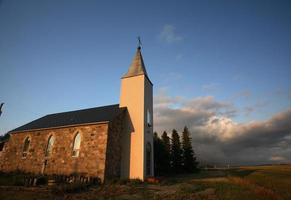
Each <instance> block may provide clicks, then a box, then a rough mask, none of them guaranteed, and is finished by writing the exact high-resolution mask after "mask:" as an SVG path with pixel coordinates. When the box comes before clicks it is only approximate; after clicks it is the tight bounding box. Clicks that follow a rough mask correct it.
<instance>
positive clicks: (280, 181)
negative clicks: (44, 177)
mask: <svg viewBox="0 0 291 200" xmlns="http://www.w3.org/2000/svg"><path fill="white" fill-rule="evenodd" d="M0 185H5V180H4V179H3V178H2V179H1V177H0ZM0 199H15V200H18V199H19V200H20V199H21V200H26V199H27V200H28V199H76V200H77V199H157V200H158V199H167V200H168V199H169V200H175V199H177V200H178V199H179V200H180V199H181V200H182V199H185V200H186V199H187V200H189V199H211V200H215V199H230V200H252V199H255V200H257V199H258V200H268V199H286V200H290V199H291V165H280V166H255V167H253V166H250V167H239V168H234V169H229V170H208V171H205V170H203V171H201V172H200V173H198V174H187V175H180V176H176V177H171V178H165V179H163V180H162V181H161V183H159V184H147V183H139V182H138V181H132V182H126V181H120V182H118V183H111V184H109V183H108V184H105V185H102V186H99V187H90V188H89V189H87V190H85V191H75V192H74V193H68V192H64V191H62V190H56V189H49V188H46V187H42V188H24V187H11V186H9V187H6V186H1V187H0Z"/></svg>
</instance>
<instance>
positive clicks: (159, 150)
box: [154, 132, 164, 176]
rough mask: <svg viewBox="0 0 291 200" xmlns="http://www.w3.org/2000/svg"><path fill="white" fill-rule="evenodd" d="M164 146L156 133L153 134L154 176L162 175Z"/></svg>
mask: <svg viewBox="0 0 291 200" xmlns="http://www.w3.org/2000/svg"><path fill="white" fill-rule="evenodd" d="M163 152H164V145H163V142H162V140H161V139H160V138H159V136H158V134H157V132H154V172H155V175H156V176H159V175H161V174H162V171H163V163H162V159H163V154H164V153H163Z"/></svg>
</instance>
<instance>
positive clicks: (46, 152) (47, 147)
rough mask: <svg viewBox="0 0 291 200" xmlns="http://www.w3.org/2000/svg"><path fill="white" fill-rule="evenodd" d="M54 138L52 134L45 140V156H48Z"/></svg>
mask: <svg viewBox="0 0 291 200" xmlns="http://www.w3.org/2000/svg"><path fill="white" fill-rule="evenodd" d="M54 141H55V138H54V136H52V135H51V136H50V137H49V139H48V142H47V146H46V151H45V156H50V155H51V153H52V149H53V145H54Z"/></svg>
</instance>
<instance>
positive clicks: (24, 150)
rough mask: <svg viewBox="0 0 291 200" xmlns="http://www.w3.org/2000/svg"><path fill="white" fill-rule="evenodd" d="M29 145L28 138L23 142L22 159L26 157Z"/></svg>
mask: <svg viewBox="0 0 291 200" xmlns="http://www.w3.org/2000/svg"><path fill="white" fill-rule="evenodd" d="M29 145H30V138H29V137H27V138H26V139H25V140H24V144H23V150H22V157H26V156H27V153H28V150H29Z"/></svg>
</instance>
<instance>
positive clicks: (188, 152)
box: [182, 126, 198, 172]
mask: <svg viewBox="0 0 291 200" xmlns="http://www.w3.org/2000/svg"><path fill="white" fill-rule="evenodd" d="M182 148H183V156H182V159H183V160H182V161H183V169H184V171H185V172H194V171H195V170H196V169H197V164H198V163H197V162H196V158H195V155H194V151H193V148H192V144H191V137H190V133H189V130H188V128H187V126H185V127H184V131H183V135H182Z"/></svg>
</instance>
